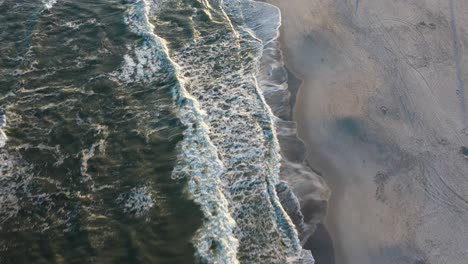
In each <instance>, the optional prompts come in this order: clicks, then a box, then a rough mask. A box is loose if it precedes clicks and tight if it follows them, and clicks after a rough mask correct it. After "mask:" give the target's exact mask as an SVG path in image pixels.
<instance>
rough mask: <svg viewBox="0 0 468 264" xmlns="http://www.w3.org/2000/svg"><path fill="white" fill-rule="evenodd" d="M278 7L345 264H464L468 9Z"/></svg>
mask: <svg viewBox="0 0 468 264" xmlns="http://www.w3.org/2000/svg"><path fill="white" fill-rule="evenodd" d="M268 2H270V3H272V4H274V5H276V6H278V7H279V8H280V9H281V11H282V17H283V26H282V32H281V33H282V35H281V41H282V46H283V52H284V55H285V57H286V64H287V66H288V68H290V69H291V70H292V71H293V72H294V73H295V74H296V75H297V76H298V77H300V78H301V79H303V80H304V82H303V85H302V87H301V88H300V90H299V93H298V96H297V101H296V107H295V120H296V121H297V122H298V132H299V135H300V137H301V138H302V139H303V140H304V141H305V142H306V145H307V147H308V153H309V155H308V158H307V162H308V163H309V165H310V166H311V167H312V168H313V169H314V170H316V171H318V172H319V173H320V174H322V175H323V177H324V178H325V180H326V181H327V184H328V185H329V186H330V188H331V190H332V196H331V199H330V202H329V209H328V216H327V219H326V221H325V226H326V228H327V229H328V230H329V232H330V235H331V239H332V240H333V246H334V248H335V259H336V263H337V264H354V263H356V264H371V263H372V264H374V263H379V264H380V263H382V264H386V263H410V264H414V263H419V264H423V263H426V264H429V263H431V264H436V263H440V264H442V263H443V264H446V263H451V264H458V263H460V264H463V263H466V259H468V225H467V224H466V223H468V159H467V155H466V152H468V151H466V147H467V145H468V129H467V125H468V114H467V112H466V104H467V103H468V94H466V92H465V83H466V79H467V77H468V56H467V55H466V54H468V33H467V32H468V11H467V10H468V2H466V1H463V0H447V1H434V0H428V1H424V2H423V1H417V0H411V1H407V0H406V1H405V0H394V1H386V0H373V1H370V0H341V1H338V0H336V1H331V0H291V1H280V0H269V1H268ZM312 247H313V245H312ZM317 262H318V264H327V263H326V262H325V261H323V262H322V263H321V262H320V261H317Z"/></svg>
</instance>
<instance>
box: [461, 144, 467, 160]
mask: <svg viewBox="0 0 468 264" xmlns="http://www.w3.org/2000/svg"><path fill="white" fill-rule="evenodd" d="M460 153H461V154H462V155H463V156H464V157H465V159H468V148H467V147H464V146H463V147H461V148H460Z"/></svg>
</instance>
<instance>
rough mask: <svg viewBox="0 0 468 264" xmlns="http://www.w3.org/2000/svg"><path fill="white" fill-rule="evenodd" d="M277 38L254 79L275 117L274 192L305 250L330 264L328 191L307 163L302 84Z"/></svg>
mask: <svg viewBox="0 0 468 264" xmlns="http://www.w3.org/2000/svg"><path fill="white" fill-rule="evenodd" d="M275 7H276V6H275ZM280 38H281V34H279V37H277V38H276V39H275V40H273V41H271V42H269V43H266V44H265V47H264V54H263V56H262V58H261V69H260V71H259V73H258V76H257V77H258V81H259V83H258V85H259V87H260V89H261V90H262V94H263V96H264V98H265V101H266V103H267V105H268V106H269V107H270V109H271V112H272V114H273V116H274V117H275V118H276V121H275V127H276V134H277V138H278V142H279V145H280V152H281V156H282V161H281V169H280V180H281V182H280V184H278V185H277V186H276V191H277V195H278V197H279V199H280V201H281V203H282V205H283V208H284V210H285V211H286V212H287V213H288V215H289V217H290V218H291V220H292V222H293V223H294V225H295V226H296V229H297V231H298V234H299V239H300V240H301V244H302V246H303V248H304V250H310V251H311V250H314V251H313V252H312V255H313V256H314V258H316V260H317V261H319V262H318V263H322V262H323V263H327V264H332V263H334V253H333V251H334V250H333V245H332V242H331V239H330V236H329V234H328V232H327V230H326V228H325V227H324V225H323V224H322V222H323V220H324V218H325V215H326V210H327V204H328V199H329V196H330V190H329V188H328V187H327V185H326V184H325V181H324V180H323V179H322V177H321V175H319V173H317V171H316V170H314V169H313V168H312V167H310V166H309V165H308V164H307V156H308V150H307V147H306V145H305V143H304V141H303V140H302V139H301V138H300V137H299V136H298V134H297V123H296V121H295V119H294V108H295V101H296V96H297V93H298V92H299V90H300V87H301V85H302V83H303V81H302V80H301V79H299V78H297V77H296V75H295V74H294V73H293V72H292V71H291V70H290V69H289V68H288V67H287V66H286V64H285V60H284V59H285V57H284V53H283V50H282V46H281V44H280V43H281V40H280ZM316 230H319V231H320V232H316ZM317 241H320V242H324V241H326V243H325V244H326V246H325V247H323V246H322V247H320V246H319V247H317V246H316V245H321V244H323V243H316V242H317Z"/></svg>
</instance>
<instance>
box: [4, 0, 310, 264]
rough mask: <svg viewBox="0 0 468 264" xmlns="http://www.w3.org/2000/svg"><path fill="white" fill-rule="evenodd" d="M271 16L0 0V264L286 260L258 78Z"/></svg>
mask: <svg viewBox="0 0 468 264" xmlns="http://www.w3.org/2000/svg"><path fill="white" fill-rule="evenodd" d="M252 12H253V13H252ZM253 15H255V16H253ZM254 17H259V18H262V19H263V20H259V21H257V20H256V19H253V18H254ZM266 22H267V23H266ZM262 23H263V24H262ZM278 27H279V12H278V11H277V9H276V8H273V7H272V6H269V5H266V4H259V3H254V2H252V1H224V2H223V1H195V0H173V1H141V0H140V1H108V0H107V1H66V0H63V1H61V0H57V1H50V0H49V1H45V0H43V1H9V0H5V1H0V43H1V46H0V52H1V60H0V74H1V76H2V78H0V107H1V108H2V113H3V114H2V116H3V117H5V119H6V125H5V126H4V127H3V128H2V131H3V132H4V134H5V135H6V137H7V138H8V139H6V140H5V139H1V138H0V139H1V140H2V142H3V143H4V146H3V147H2V148H0V162H1V163H0V173H1V175H0V204H1V209H0V263H195V262H199V263H239V262H240V263H299V262H300V261H301V246H300V244H299V241H298V238H297V233H296V231H295V229H294V227H293V225H292V223H291V221H290V220H289V217H288V216H287V215H286V213H285V212H284V210H283V208H282V206H281V204H280V203H279V200H278V197H277V195H276V191H275V185H276V184H278V182H279V179H278V174H279V164H280V162H279V160H280V155H279V147H278V142H277V140H276V134H275V129H274V125H273V116H272V114H271V111H270V109H269V107H268V106H267V105H266V103H265V101H264V99H263V96H262V94H261V92H260V90H259V87H258V84H257V79H256V78H257V76H256V75H257V73H258V69H259V67H260V62H259V61H260V57H261V56H262V51H263V48H264V45H266V44H267V43H269V42H271V41H273V40H274V39H276V37H277V29H278ZM3 132H2V133H3Z"/></svg>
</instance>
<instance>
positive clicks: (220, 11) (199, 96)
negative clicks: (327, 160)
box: [118, 0, 313, 263]
mask: <svg viewBox="0 0 468 264" xmlns="http://www.w3.org/2000/svg"><path fill="white" fill-rule="evenodd" d="M155 14H157V15H155ZM181 14H183V16H182V15H181ZM176 17H177V19H178V20H176V21H175V22H174V20H173V19H174V18H176ZM253 17H255V18H256V19H252V18H253ZM126 23H127V24H128V26H129V27H130V28H131V30H132V31H133V32H135V33H136V34H138V35H139V36H140V37H141V38H142V39H143V42H142V43H141V44H140V45H139V46H136V47H131V48H130V50H132V54H133V57H134V58H132V55H126V56H125V63H124V65H123V66H122V68H121V71H120V75H119V76H118V78H119V79H121V80H123V81H135V82H149V81H150V80H151V79H152V78H169V79H171V80H172V82H173V98H174V104H175V106H176V108H177V109H178V116H179V118H180V120H181V122H182V123H183V124H184V125H185V127H186V129H185V131H184V133H183V135H184V139H183V140H182V141H181V142H180V143H179V145H178V151H179V155H178V162H177V166H176V168H175V169H174V171H173V174H172V177H173V178H174V179H181V178H185V179H188V188H187V192H188V194H189V195H190V196H191V197H192V199H193V200H194V201H195V202H196V203H197V204H198V205H199V206H200V208H201V211H202V212H203V216H204V223H203V226H202V227H201V228H200V229H199V230H198V231H197V233H196V235H195V236H194V238H193V243H194V245H195V247H196V251H197V252H196V255H197V258H198V259H199V260H200V261H201V262H202V263H238V262H242V263H303V262H305V259H304V256H303V254H304V253H303V251H302V248H301V245H300V242H299V239H298V234H297V232H296V230H295V228H294V225H293V223H292V222H291V220H290V218H289V216H288V215H287V214H286V212H285V211H284V209H283V207H282V205H281V203H280V201H279V199H278V196H277V193H276V189H275V188H276V186H277V185H278V184H279V183H280V181H279V171H280V159H281V156H280V149H279V145H278V140H277V138H276V132H275V127H274V120H273V118H274V116H273V114H272V112H271V110H270V108H269V106H268V105H267V104H266V102H265V100H264V98H263V95H262V91H261V90H260V88H259V86H258V81H257V75H258V73H259V69H260V66H261V65H260V59H261V57H262V54H263V49H264V47H265V46H266V45H268V44H269V43H271V42H273V41H275V40H276V38H277V37H278V28H279V25H280V14H279V10H278V9H277V8H275V7H273V6H271V5H268V4H265V3H259V2H254V1H247V0H244V1H242V0H241V1H238V0H231V1H224V2H222V1H213V2H212V3H208V2H206V1H194V3H192V4H191V5H188V4H187V3H185V2H184V1H164V2H163V1H136V2H135V3H133V4H132V5H131V6H130V7H129V9H128V14H127V18H126ZM310 259H311V257H310V256H309V262H310V261H311V260H310ZM312 261H313V260H312Z"/></svg>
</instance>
